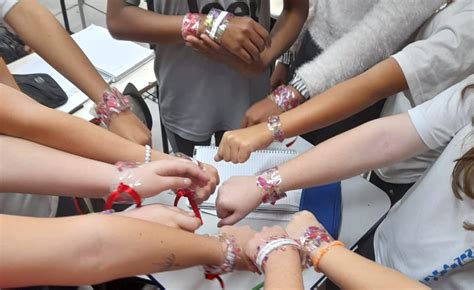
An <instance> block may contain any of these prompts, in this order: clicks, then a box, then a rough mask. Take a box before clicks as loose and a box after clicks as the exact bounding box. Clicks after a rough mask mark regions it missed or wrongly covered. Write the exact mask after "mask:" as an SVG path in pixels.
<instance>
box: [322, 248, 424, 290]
mask: <svg viewBox="0 0 474 290" xmlns="http://www.w3.org/2000/svg"><path fill="white" fill-rule="evenodd" d="M319 268H320V269H321V271H322V272H323V273H324V274H325V275H326V276H327V277H328V278H329V279H330V280H331V281H333V282H334V283H335V284H336V285H337V286H339V287H340V288H341V289H385V288H387V287H389V288H392V289H429V288H428V287H426V286H425V285H423V284H421V283H420V282H418V281H415V280H412V279H410V278H408V277H406V276H404V275H402V274H401V273H399V272H397V271H395V270H393V269H389V268H386V267H384V266H381V265H378V264H376V263H374V262H372V261H370V260H367V259H365V258H363V257H361V256H359V255H357V254H356V253H353V252H351V251H349V250H347V249H345V248H343V247H334V248H332V249H331V250H330V251H328V252H327V253H326V254H325V255H324V256H323V257H322V258H321V261H320V263H319Z"/></svg>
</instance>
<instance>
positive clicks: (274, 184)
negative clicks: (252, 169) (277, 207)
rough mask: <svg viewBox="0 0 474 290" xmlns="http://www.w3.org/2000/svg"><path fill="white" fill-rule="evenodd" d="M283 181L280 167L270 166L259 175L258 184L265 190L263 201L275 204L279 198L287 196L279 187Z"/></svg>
mask: <svg viewBox="0 0 474 290" xmlns="http://www.w3.org/2000/svg"><path fill="white" fill-rule="evenodd" d="M281 182H282V179H281V176H280V172H279V171H278V167H274V168H270V169H268V170H266V171H265V172H263V173H262V174H260V175H259V176H257V186H258V187H260V188H261V189H262V190H263V197H262V202H263V203H271V204H275V202H277V201H278V200H280V199H282V198H284V197H286V193H285V192H282V191H280V189H279V188H278V186H279V185H280V183H281Z"/></svg>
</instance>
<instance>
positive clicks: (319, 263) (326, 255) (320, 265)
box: [310, 241, 345, 272]
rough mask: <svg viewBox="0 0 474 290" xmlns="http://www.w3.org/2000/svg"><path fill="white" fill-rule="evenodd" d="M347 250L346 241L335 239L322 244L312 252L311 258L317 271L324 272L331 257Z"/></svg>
mask: <svg viewBox="0 0 474 290" xmlns="http://www.w3.org/2000/svg"><path fill="white" fill-rule="evenodd" d="M344 251H345V247H344V243H342V242H340V241H333V242H330V243H327V244H325V245H324V246H323V245H322V246H320V247H319V248H318V249H317V250H315V251H313V252H311V255H310V258H311V261H312V263H313V267H314V270H315V271H316V272H323V271H324V266H325V265H327V264H328V263H329V262H330V261H331V259H333V258H334V257H335V256H337V255H339V254H341V253H343V252H344ZM323 261H324V262H323Z"/></svg>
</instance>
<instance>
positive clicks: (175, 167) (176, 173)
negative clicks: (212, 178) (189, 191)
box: [152, 159, 209, 186]
mask: <svg viewBox="0 0 474 290" xmlns="http://www.w3.org/2000/svg"><path fill="white" fill-rule="evenodd" d="M152 164H153V165H152V166H154V170H153V171H154V172H155V173H156V174H158V175H160V176H173V177H185V178H188V179H191V180H192V182H193V183H195V184H197V185H199V186H204V185H206V184H207V183H208V182H209V177H208V176H207V174H206V173H205V172H204V171H203V170H202V169H201V168H200V167H199V166H196V164H194V163H192V162H190V161H187V160H180V159H177V160H163V161H159V162H154V163H152ZM188 186H189V185H188Z"/></svg>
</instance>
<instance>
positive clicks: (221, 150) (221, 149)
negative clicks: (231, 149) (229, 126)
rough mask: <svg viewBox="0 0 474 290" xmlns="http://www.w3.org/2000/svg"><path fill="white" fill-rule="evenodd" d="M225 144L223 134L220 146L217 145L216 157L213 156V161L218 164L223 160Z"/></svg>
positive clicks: (225, 138) (225, 140)
mask: <svg viewBox="0 0 474 290" xmlns="http://www.w3.org/2000/svg"><path fill="white" fill-rule="evenodd" d="M226 143H227V134H224V136H223V137H222V141H221V144H220V145H219V149H218V150H217V153H216V156H214V161H216V162H219V161H221V160H222V159H223V158H224V147H225V146H226Z"/></svg>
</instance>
